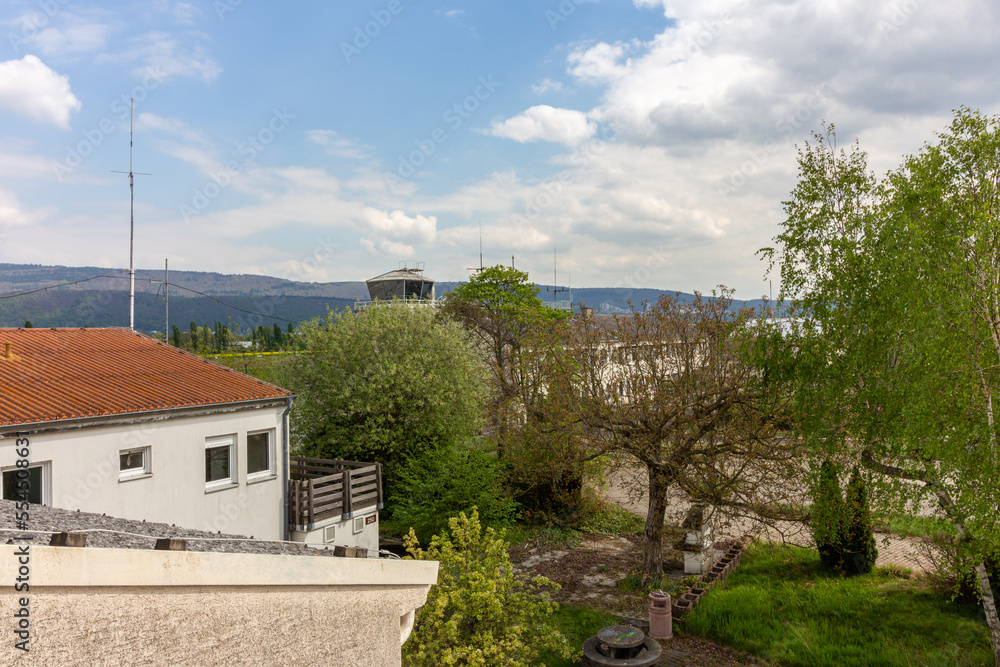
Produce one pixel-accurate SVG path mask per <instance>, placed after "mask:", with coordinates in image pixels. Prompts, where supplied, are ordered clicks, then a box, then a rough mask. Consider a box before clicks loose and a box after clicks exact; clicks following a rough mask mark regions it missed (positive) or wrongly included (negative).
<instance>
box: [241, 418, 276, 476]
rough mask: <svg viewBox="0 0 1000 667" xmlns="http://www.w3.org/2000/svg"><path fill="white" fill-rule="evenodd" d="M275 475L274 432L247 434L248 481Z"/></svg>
mask: <svg viewBox="0 0 1000 667" xmlns="http://www.w3.org/2000/svg"><path fill="white" fill-rule="evenodd" d="M273 474H274V431H273V430H270V431H258V432H257V433H247V479H253V478H256V477H269V476H271V475H273Z"/></svg>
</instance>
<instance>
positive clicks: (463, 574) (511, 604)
mask: <svg viewBox="0 0 1000 667" xmlns="http://www.w3.org/2000/svg"><path fill="white" fill-rule="evenodd" d="M448 525H449V528H450V531H447V532H445V533H443V534H442V535H436V536H435V537H434V538H433V539H432V540H431V543H430V547H429V548H428V549H427V550H426V551H424V550H422V549H420V547H419V543H418V542H417V539H416V535H415V534H414V533H413V531H412V530H411V531H410V534H409V536H408V537H407V538H406V548H407V551H408V552H409V553H410V555H411V557H412V558H414V559H416V560H436V561H438V562H439V563H440V570H439V572H438V582H437V584H436V585H434V586H433V587H431V591H430V594H429V595H428V597H427V604H425V605H424V606H423V607H422V608H421V609H420V611H419V612H418V613H417V622H416V626H415V628H414V630H413V634H412V635H411V636H410V639H409V640H408V641H407V642H406V644H404V645H403V665H404V666H405V667H442V666H456V667H458V666H461V667H493V666H497V667H500V666H503V667H529V666H532V667H534V666H536V665H540V664H542V663H540V662H538V656H539V654H540V652H541V651H542V650H544V649H550V650H553V651H554V652H555V653H556V654H558V655H560V656H564V657H566V658H570V657H573V655H574V653H576V651H574V649H573V648H572V647H570V646H569V644H568V643H567V641H566V638H565V637H563V635H562V633H560V632H559V631H558V630H557V629H556V628H555V627H554V625H553V623H552V618H551V616H552V613H553V612H554V611H555V610H556V609H557V608H558V605H557V604H556V603H555V602H552V601H551V599H550V597H549V596H550V593H551V592H553V591H556V590H558V589H559V586H558V584H556V583H554V582H552V581H549V580H548V579H546V578H545V577H535V578H533V579H531V580H528V581H526V580H524V579H522V578H520V577H517V576H516V575H515V574H514V568H513V566H512V565H511V562H510V556H509V555H508V554H507V544H506V542H505V541H504V539H503V533H502V532H501V533H499V534H498V533H497V532H496V531H495V530H493V529H492V528H487V529H486V530H485V531H484V530H483V529H482V526H481V525H480V523H479V513H478V511H477V510H476V509H473V510H472V514H471V516H466V515H465V513H464V512H463V513H462V514H459V515H458V516H457V517H453V518H452V519H450V520H449V521H448ZM449 532H450V535H449V534H448V533H449Z"/></svg>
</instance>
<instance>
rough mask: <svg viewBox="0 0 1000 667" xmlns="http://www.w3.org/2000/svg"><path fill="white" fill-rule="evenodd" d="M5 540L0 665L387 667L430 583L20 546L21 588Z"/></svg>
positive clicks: (195, 555) (427, 572)
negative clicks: (24, 636) (21, 631)
mask: <svg viewBox="0 0 1000 667" xmlns="http://www.w3.org/2000/svg"><path fill="white" fill-rule="evenodd" d="M17 548H18V547H15V546H11V545H0V573H2V572H7V573H8V574H7V577H6V578H7V581H3V580H2V579H0V584H4V595H3V596H2V597H0V614H2V615H3V617H4V618H6V619H8V620H7V621H6V622H5V623H4V624H3V625H4V626H6V627H7V631H6V632H4V634H5V635H7V640H6V641H5V642H4V643H3V644H2V645H0V664H25V665H166V664H169V665H205V664H220V665H245V664H246V665H250V664H253V665H260V664H275V665H282V664H294V665H321V664H322V665H380V666H382V665H390V666H391V665H399V664H400V646H401V640H402V639H403V636H404V635H408V633H409V624H410V623H411V622H412V617H413V611H414V610H415V609H417V608H418V607H420V606H421V605H423V604H424V602H425V601H426V599H427V593H428V591H429V589H430V586H431V585H432V584H433V583H434V582H436V580H437V563H434V562H413V561H390V560H374V559H347V558H328V557H308V556H265V555H255V554H221V553H200V552H165V551H159V552H157V551H138V550H119V549H76V548H70V547H64V548H60V547H40V546H31V547H30V552H29V557H28V561H29V567H30V571H31V574H30V589H29V591H28V592H26V593H25V592H15V591H14V588H13V586H14V582H15V576H16V572H17V563H18V555H17V554H16V553H15V550H16V549H17ZM2 576H3V575H2V574H0V577H2ZM23 597H26V598H28V599H29V604H28V609H29V610H30V617H29V621H30V643H29V647H30V651H29V652H28V653H24V652H23V651H20V650H17V649H16V648H15V647H14V642H15V641H16V640H15V635H14V633H13V630H14V624H13V623H12V621H14V620H15V619H14V613H15V612H16V611H17V610H18V609H19V608H20V606H21V603H20V598H23Z"/></svg>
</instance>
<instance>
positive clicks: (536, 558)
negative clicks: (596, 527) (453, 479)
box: [511, 533, 685, 616]
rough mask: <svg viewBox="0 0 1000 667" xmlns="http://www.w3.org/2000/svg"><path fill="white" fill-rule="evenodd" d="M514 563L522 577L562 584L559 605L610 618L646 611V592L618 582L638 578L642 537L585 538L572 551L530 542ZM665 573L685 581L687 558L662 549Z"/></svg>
mask: <svg viewBox="0 0 1000 667" xmlns="http://www.w3.org/2000/svg"><path fill="white" fill-rule="evenodd" d="M511 560H512V561H513V562H514V563H515V567H516V568H517V570H518V571H519V572H520V573H521V574H525V575H528V576H538V575H541V576H543V577H547V578H549V579H551V580H552V581H554V582H556V583H557V584H559V586H560V587H561V588H560V590H559V591H558V592H557V593H556V594H555V595H554V596H553V597H554V598H555V600H556V601H557V602H561V603H565V604H572V605H579V606H584V607H588V608H591V609H595V610H598V611H604V612H607V613H611V614H621V615H626V616H637V615H639V614H642V615H645V613H646V592H645V591H634V590H633V591H623V590H621V588H620V587H619V582H621V581H622V580H623V579H625V578H626V577H628V576H630V575H635V574H638V573H639V571H640V569H641V567H642V538H641V537H639V536H629V537H614V536H609V535H597V534H589V533H588V534H584V535H583V537H582V539H581V540H580V543H579V544H578V545H576V546H573V547H566V546H559V547H546V546H545V545H541V544H530V543H529V544H528V545H525V546H524V547H522V548H520V549H517V550H515V552H514V553H512V554H511ZM663 560H664V566H665V567H664V575H665V576H666V577H669V578H670V579H673V580H676V581H677V582H680V580H681V579H683V578H684V576H685V575H684V571H683V554H681V553H680V552H679V551H674V550H673V549H671V548H669V547H668V548H665V549H664V550H663Z"/></svg>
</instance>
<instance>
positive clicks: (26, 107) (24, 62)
mask: <svg viewBox="0 0 1000 667" xmlns="http://www.w3.org/2000/svg"><path fill="white" fill-rule="evenodd" d="M80 107H81V103H80V100H78V99H77V98H76V96H74V95H73V92H72V91H71V90H70V86H69V77H68V76H65V75H63V74H58V73H56V72H55V71H53V70H51V69H49V67H48V66H46V65H45V63H43V62H42V61H41V60H40V59H39V58H38V57H37V56H33V55H27V56H25V57H23V58H21V59H20V60H8V61H5V62H0V108H5V109H9V110H11V111H14V112H15V113H18V114H20V115H22V116H27V117H28V118H32V119H34V120H37V121H40V122H43V123H52V124H53V125H55V126H56V127H60V128H62V129H69V118H70V114H71V113H72V112H74V111H79V110H80Z"/></svg>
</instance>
